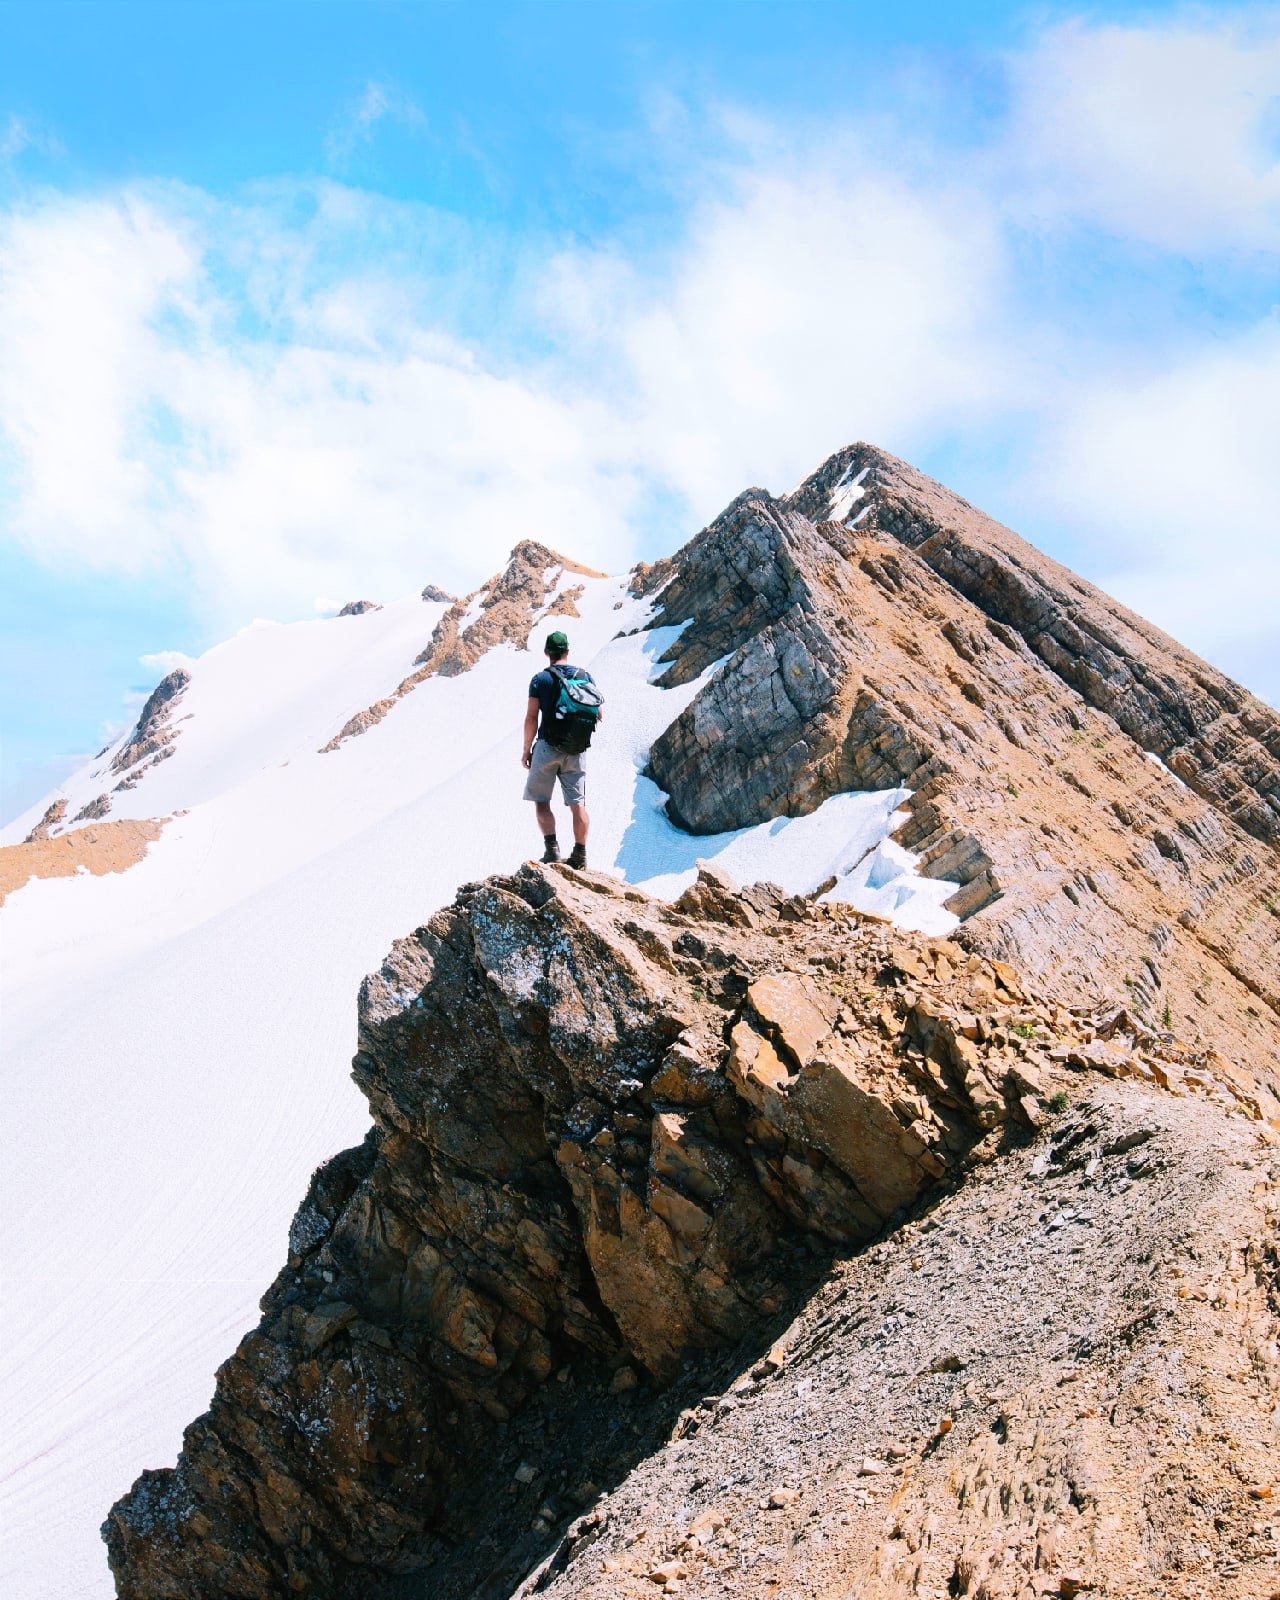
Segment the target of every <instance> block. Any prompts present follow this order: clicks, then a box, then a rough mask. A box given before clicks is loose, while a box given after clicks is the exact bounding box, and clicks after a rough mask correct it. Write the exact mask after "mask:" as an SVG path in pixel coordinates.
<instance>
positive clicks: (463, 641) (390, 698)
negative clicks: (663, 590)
mask: <svg viewBox="0 0 1280 1600" xmlns="http://www.w3.org/2000/svg"><path fill="white" fill-rule="evenodd" d="M569 572H578V573H582V574H583V576H584V577H589V578H600V577H603V576H604V574H603V573H600V572H593V571H592V569H591V568H590V567H582V566H579V565H578V564H577V563H576V562H573V561H569V560H566V558H565V557H564V556H561V555H557V554H556V552H555V551H554V550H549V549H548V548H547V546H546V545H544V544H538V543H537V542H536V541H535V540H533V539H522V540H521V541H520V543H519V544H518V545H516V547H515V549H514V550H512V552H511V554H510V556H509V557H508V559H507V564H506V566H505V567H504V568H503V569H502V571H501V572H500V573H499V574H498V575H497V577H496V578H492V579H491V580H490V581H489V582H488V583H487V584H485V585H484V586H483V588H480V589H477V590H476V592H475V593H474V594H470V595H467V596H466V598H465V599H462V600H454V601H453V603H452V604H451V605H450V607H449V609H448V611H446V612H445V614H444V616H442V617H441V618H440V621H439V622H438V623H436V626H435V629H434V631H433V632H432V635H431V639H430V642H429V643H428V644H427V646H426V648H425V649H424V650H423V651H422V653H421V654H420V655H419V656H418V657H417V658H416V660H415V662H414V666H415V668H416V670H415V671H413V672H411V673H410V674H409V675H408V677H407V678H405V679H403V681H402V682H400V683H399V684H398V685H397V686H396V689H395V691H394V692H393V693H392V694H389V695H386V696H384V697H383V698H382V699H381V700H375V701H374V703H373V704H372V705H371V706H366V707H365V708H364V710H362V711H357V712H356V714H355V715H354V716H353V717H351V718H349V719H348V720H347V721H346V722H345V723H344V724H343V726H342V728H341V729H340V730H339V731H338V732H337V733H336V734H335V735H334V736H333V738H332V739H330V740H329V742H328V744H326V745H323V746H322V747H321V750H320V753H321V755H327V754H329V753H330V752H332V751H334V750H337V749H338V748H339V747H340V746H341V745H342V744H343V743H344V742H345V741H346V740H347V739H353V738H355V737H356V736H357V735H358V734H361V733H365V732H367V731H368V730H369V729H370V728H372V727H374V726H375V725H376V724H377V723H379V722H381V721H382V719H383V717H385V716H386V714H387V712H388V711H390V710H391V708H392V706H394V705H395V703H396V701H397V700H399V699H401V698H403V696H405V695H406V694H409V693H410V692H411V691H412V690H413V689H415V688H417V686H418V684H420V683H425V682H426V680H427V679H428V678H432V677H435V676H436V675H437V674H438V675H439V676H440V677H442V678H456V677H457V676H458V675H459V674H460V673H463V672H466V671H468V670H469V668H471V667H473V666H474V665H475V663H476V662H477V661H479V659H480V658H481V656H483V655H485V654H487V653H488V652H489V651H490V650H492V649H493V648H494V647H495V646H497V645H500V644H514V645H515V646H516V648H517V649H520V650H523V649H524V648H525V640H526V639H527V638H528V634H529V630H530V628H531V627H532V626H533V625H534V623H535V622H536V621H537V620H538V618H539V617H547V616H569V617H576V616H578V615H579V612H578V609H577V606H576V605H575V603H574V602H575V601H576V600H578V599H580V598H581V596H582V586H581V584H578V585H576V586H570V587H569V588H567V589H566V588H562V587H561V585H562V582H563V579H564V576H565V574H566V573H569ZM422 598H423V599H424V600H426V599H428V598H430V599H435V600H447V599H451V596H448V595H446V594H445V593H444V591H443V590H442V589H436V588H435V586H434V585H432V584H428V585H427V587H426V588H425V589H424V590H423V591H422Z"/></svg>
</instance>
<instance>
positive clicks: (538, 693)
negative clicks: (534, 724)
mask: <svg viewBox="0 0 1280 1600" xmlns="http://www.w3.org/2000/svg"><path fill="white" fill-rule="evenodd" d="M556 666H557V667H559V669H560V671H561V672H562V673H565V674H566V675H567V676H569V677H576V678H583V679H585V680H586V682H587V683H594V682H595V681H596V680H595V679H594V678H593V677H592V676H591V674H590V673H589V672H588V671H587V670H586V669H585V668H584V667H571V666H570V665H569V663H568V662H567V661H557V662H556ZM529 698H530V699H531V700H536V701H537V702H538V707H539V710H540V713H541V714H540V716H539V718H538V737H539V738H541V737H542V730H543V729H544V728H545V727H546V725H547V723H548V722H550V721H551V718H552V717H553V716H554V715H555V709H556V701H557V700H558V699H559V698H560V680H559V678H558V677H557V676H556V674H555V673H554V672H552V670H551V668H550V667H543V669H542V671H541V672H536V673H534V675H533V681H532V682H531V683H530V685H529Z"/></svg>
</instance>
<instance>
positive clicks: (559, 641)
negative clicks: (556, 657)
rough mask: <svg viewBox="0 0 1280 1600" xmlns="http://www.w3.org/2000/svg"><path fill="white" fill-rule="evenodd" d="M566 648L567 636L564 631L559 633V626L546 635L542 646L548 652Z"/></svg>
mask: <svg viewBox="0 0 1280 1600" xmlns="http://www.w3.org/2000/svg"><path fill="white" fill-rule="evenodd" d="M568 648H569V636H568V634H566V633H561V632H560V630H559V628H557V629H556V631H555V632H554V633H549V634H548V635H547V642H546V644H545V645H544V646H543V649H544V650H545V651H548V652H550V651H552V650H567V649H568Z"/></svg>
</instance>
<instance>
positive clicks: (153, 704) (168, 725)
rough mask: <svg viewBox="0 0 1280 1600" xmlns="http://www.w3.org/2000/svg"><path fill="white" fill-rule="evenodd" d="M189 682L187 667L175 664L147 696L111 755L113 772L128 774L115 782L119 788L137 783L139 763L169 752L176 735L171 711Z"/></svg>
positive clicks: (160, 756)
mask: <svg viewBox="0 0 1280 1600" xmlns="http://www.w3.org/2000/svg"><path fill="white" fill-rule="evenodd" d="M190 682H191V674H190V673H189V672H188V671H187V670H186V668H185V667H175V668H174V669H173V671H172V672H171V673H169V675H168V676H167V677H165V678H161V680H160V682H159V683H158V684H157V685H156V686H155V688H154V689H153V690H152V691H151V693H150V694H149V695H148V697H147V700H146V704H145V705H144V706H143V708H142V713H141V715H140V716H139V718H138V721H137V723H136V724H135V726H134V729H133V732H132V733H131V734H130V735H129V737H128V738H127V739H126V740H125V742H124V743H123V744H122V745H121V746H120V748H119V750H117V751H116V753H115V755H114V756H112V758H111V770H112V772H123V773H126V774H127V776H126V777H125V778H124V779H123V780H122V782H120V783H118V784H117V785H116V787H117V788H118V789H122V788H131V787H132V786H133V784H135V783H136V782H137V780H138V776H139V773H138V771H137V770H136V769H138V768H139V765H140V763H142V762H147V761H149V762H151V763H154V762H155V761H158V760H161V759H163V758H164V757H165V756H166V755H170V754H172V744H173V741H174V740H175V739H176V738H177V737H178V730H177V729H176V728H175V727H174V726H173V723H172V719H173V713H174V710H175V708H176V706H177V704H178V702H179V700H181V698H182V696H183V694H184V693H185V692H186V688H187V685H188V684H189V683H190ZM130 768H133V769H135V770H133V771H130Z"/></svg>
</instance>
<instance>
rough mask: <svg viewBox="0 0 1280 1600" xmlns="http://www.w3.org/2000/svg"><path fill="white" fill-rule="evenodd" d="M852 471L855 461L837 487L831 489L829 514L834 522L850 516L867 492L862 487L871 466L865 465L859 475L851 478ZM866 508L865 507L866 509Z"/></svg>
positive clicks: (850, 464) (846, 470)
mask: <svg viewBox="0 0 1280 1600" xmlns="http://www.w3.org/2000/svg"><path fill="white" fill-rule="evenodd" d="M852 471H853V463H852V462H850V463H849V465H848V467H847V468H846V469H845V474H844V477H843V478H841V480H840V482H839V483H838V484H836V486H835V488H834V489H833V490H832V491H831V499H830V501H829V502H828V509H827V516H828V517H829V518H830V520H831V521H832V522H843V521H844V520H845V519H846V518H847V517H848V515H849V513H850V511H851V510H852V509H853V507H854V505H855V504H856V503H857V501H859V500H861V499H862V497H863V496H864V495H865V494H866V492H867V491H866V490H865V489H864V488H863V487H862V480H863V479H864V478H865V477H866V475H867V473H868V472H870V471H871V468H870V467H863V469H862V471H861V472H860V473H859V474H858V476H857V477H856V478H852V479H851V478H850V477H849V474H850V472H852ZM865 509H866V508H865V507H864V510H865Z"/></svg>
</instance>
